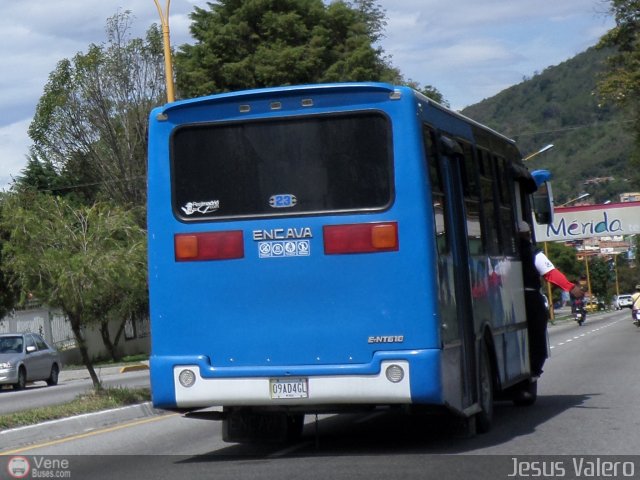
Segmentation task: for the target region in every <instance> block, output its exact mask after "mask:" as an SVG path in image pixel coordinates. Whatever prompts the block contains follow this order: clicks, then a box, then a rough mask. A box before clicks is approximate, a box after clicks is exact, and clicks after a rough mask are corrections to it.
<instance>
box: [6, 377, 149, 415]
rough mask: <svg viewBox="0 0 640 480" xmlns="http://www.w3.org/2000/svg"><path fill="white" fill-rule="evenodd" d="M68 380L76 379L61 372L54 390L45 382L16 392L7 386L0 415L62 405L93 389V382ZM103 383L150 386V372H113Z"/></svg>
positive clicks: (111, 385) (106, 384)
mask: <svg viewBox="0 0 640 480" xmlns="http://www.w3.org/2000/svg"><path fill="white" fill-rule="evenodd" d="M111 370H113V371H117V369H116V368H111ZM82 376H83V377H84V376H88V375H82ZM69 377H72V378H74V377H75V376H74V375H69V374H68V373H67V372H62V373H61V374H60V380H59V383H58V385H56V386H53V387H48V386H47V384H46V382H33V383H31V384H28V385H27V388H25V389H24V390H21V391H14V390H11V389H10V388H8V387H7V388H5V389H3V390H0V415H5V414H8V413H13V412H18V411H22V410H30V409H32V408H37V407H46V406H50V405H59V404H63V403H66V402H69V401H71V400H73V399H74V398H76V397H77V396H78V395H80V394H82V393H85V392H88V391H90V390H91V389H92V388H93V383H92V382H91V380H87V379H84V378H80V379H75V378H74V379H68V378H69ZM101 381H102V383H103V385H104V386H105V387H116V386H120V387H127V388H143V387H149V372H148V371H137V372H128V373H122V374H120V373H117V374H113V373H111V372H110V373H109V374H108V375H101Z"/></svg>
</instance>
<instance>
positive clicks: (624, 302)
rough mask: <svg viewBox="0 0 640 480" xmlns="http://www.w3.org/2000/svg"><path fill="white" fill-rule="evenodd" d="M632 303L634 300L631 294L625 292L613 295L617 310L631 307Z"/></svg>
mask: <svg viewBox="0 0 640 480" xmlns="http://www.w3.org/2000/svg"><path fill="white" fill-rule="evenodd" d="M632 304H633V301H632V299H631V295H628V294H624V295H616V296H615V297H613V307H614V308H615V309H616V310H620V309H622V308H631V305H632Z"/></svg>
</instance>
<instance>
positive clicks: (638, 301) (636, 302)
mask: <svg viewBox="0 0 640 480" xmlns="http://www.w3.org/2000/svg"><path fill="white" fill-rule="evenodd" d="M638 310H640V284H639V285H636V288H635V292H634V293H633V295H631V318H632V319H633V323H634V324H635V325H636V326H637V327H640V320H636V312H637V311H638Z"/></svg>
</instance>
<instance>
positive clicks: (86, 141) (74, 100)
mask: <svg viewBox="0 0 640 480" xmlns="http://www.w3.org/2000/svg"><path fill="white" fill-rule="evenodd" d="M130 23H131V18H130V13H129V12H124V13H118V14H116V15H114V16H113V17H111V18H110V19H109V20H108V21H107V29H106V31H107V38H108V40H107V43H106V44H104V45H95V44H92V45H90V46H89V49H88V52H87V53H84V54H83V53H78V54H77V55H76V56H75V57H74V58H73V59H72V60H69V59H63V60H61V61H60V62H59V63H58V65H57V67H56V69H55V70H54V71H53V72H52V73H51V74H50V76H49V80H48V82H47V84H46V86H45V89H44V94H43V95H42V97H41V98H40V101H39V102H38V105H37V108H36V113H35V116H34V119H33V121H32V123H31V125H30V127H29V136H30V137H31V139H32V140H33V142H34V143H33V146H32V150H31V156H32V159H33V160H35V161H38V162H40V163H41V164H42V165H48V164H50V165H52V166H53V168H54V170H55V171H56V173H58V174H59V175H62V176H63V177H64V178H66V179H68V180H69V181H71V182H72V184H73V182H74V181H78V182H80V183H81V184H84V185H86V184H92V185H94V188H95V190H96V191H98V192H100V194H101V197H102V198H108V199H110V200H112V201H115V202H116V203H119V204H122V205H125V204H128V205H136V206H141V205H144V203H145V201H146V194H145V181H146V150H147V128H148V118H147V117H148V114H149V111H150V110H151V108H152V107H154V106H156V105H159V104H161V103H162V101H163V98H164V96H165V81H164V70H163V68H164V61H163V56H162V37H161V33H160V31H159V30H158V27H157V26H156V25H153V26H152V27H151V28H150V29H149V30H148V32H147V36H146V39H144V40H142V39H139V38H135V39H131V38H130V36H129V29H130Z"/></svg>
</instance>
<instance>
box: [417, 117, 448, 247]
mask: <svg viewBox="0 0 640 480" xmlns="http://www.w3.org/2000/svg"><path fill="white" fill-rule="evenodd" d="M422 133H423V138H424V149H425V152H426V154H427V166H428V168H429V180H430V181H431V202H432V205H433V218H434V223H435V230H436V231H435V235H436V245H437V248H438V254H440V255H442V254H445V253H448V252H449V242H448V239H447V229H446V225H445V214H446V203H445V198H444V190H443V188H442V175H441V172H440V164H439V163H438V148H437V143H436V138H435V132H434V131H433V130H432V129H431V128H429V127H428V126H426V125H425V126H424V127H423V130H422Z"/></svg>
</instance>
